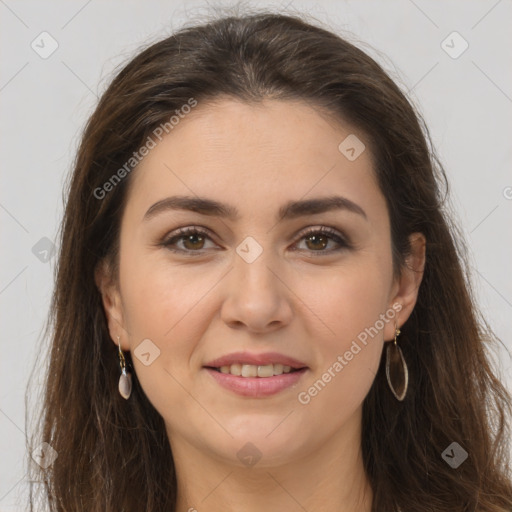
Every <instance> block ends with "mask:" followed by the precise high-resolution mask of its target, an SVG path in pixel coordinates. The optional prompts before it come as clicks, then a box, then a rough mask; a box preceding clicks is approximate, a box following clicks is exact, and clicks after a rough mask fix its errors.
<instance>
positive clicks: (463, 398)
mask: <svg viewBox="0 0 512 512" xmlns="http://www.w3.org/2000/svg"><path fill="white" fill-rule="evenodd" d="M220 95H222V96H228V97H235V98H237V99H241V100H243V101H246V102H258V101H260V100H262V99H264V98H272V99H277V100H279V99H283V100H284V99H300V100H303V101H307V102H309V103H311V104H313V105H315V106H317V107H318V109H319V111H323V112H327V113H329V114H330V115H332V116H334V118H336V119H340V120H343V121H345V122H348V123H350V124H351V125H352V126H355V127H357V128H358V129H359V130H361V133H363V134H366V137H367V140H368V141H369V144H370V149H371V154H372V155H373V158H374V162H375V166H374V167H375V169H374V170H375V173H376V176H377V177H378V182H379V186H380V188H381V190H382V193H383V195H384V197H385V198H386V201H387V207H388V212H389V217H390V223H391V238H392V247H393V261H394V268H395V271H396V272H397V273H399V272H400V269H401V268H403V265H404V261H405V257H406V256H407V254H408V251H409V249H410V248H409V246H408V236H409V235H410V234H411V233H413V232H422V233H423V234H424V235H425V237H426V240H427V249H426V252H427V257H426V266H425V271H424V277H423V281H422V284H421V286H420V289H419V296H418V301H417V304H416V306H415V309H414V311H413V313H412V315H411V316H410V318H409V320H408V321H407V322H406V324H405V325H404V326H403V328H402V335H401V337H400V341H401V347H402V350H403V353H404V357H405V359H406V361H407V364H408V366H409V373H410V384H409V390H408V394H407V397H406V399H405V400H404V401H403V402H398V401H397V400H395V398H394V397H393V396H392V395H391V394H390V392H389V389H388V388H387V384H386V380H385V372H384V367H383V361H381V365H380V368H379V372H378V374H377V376H376V378H375V381H374V383H373V386H372V388H371V390H370V392H369V394H368V396H367V397H366V399H365V401H364V404H363V426H362V429H363V431H362V439H363V441H362V449H363V457H364V464H365V469H366V472H367V475H368V478H369V480H370V483H371V486H372V489H373V493H374V501H373V508H372V510H373V511H374V512H377V511H378V512H396V511H397V510H399V509H400V510H402V511H404V512H405V511H407V512H408V511H414V512H427V511H428V512H432V511H436V512H455V511H461V512H462V511H478V512H510V511H511V510H512V484H511V479H510V464H509V450H510V447H509V445H508V443H509V438H510V415H511V398H510V395H509V394H508V392H507V390H506V389H505V387H504V386H503V385H502V384H501V383H500V381H499V380H498V379H497V377H496V376H495V375H494V373H493V368H492V366H491V363H490V353H489V349H490V348H492V347H495V346H496V344H497V341H498V340H497V339H496V337H495V335H494V334H493V332H492V330H491V329H490V327H489V326H488V325H487V323H486V322H485V320H484V319H483V318H482V317H481V315H480V313H479V311H478V309H477V306H476V303H475V299H474V296H473V292H472V289H471V284H470V280H469V272H468V269H469V266H468V263H467V261H466V252H467V251H466V248H465V245H464V242H463V237H462V234H461V232H460V231H459V229H458V228H457V226H456V224H455V223H454V222H453V221H452V220H451V219H452V216H451V214H450V213H449V207H448V202H447V197H448V184H447V180H446V176H445V172H444V170H443V168H442V165H441V164H440V162H439V160H438V158H437V157H436V156H435V152H434V150H433V148H432V145H431V142H430V136H429V134H428V130H427V128H426V127H425V125H424V123H423V121H422V118H421V116H420V115H419V114H418V113H417V112H416V109H415V108H414V107H413V106H412V105H411V102H410V101H409V100H408V99H407V98H406V97H405V96H404V94H403V93H402V92H401V91H400V89H399V87H398V86H397V85H396V84H395V83H394V82H393V80H391V78H390V77H389V76H388V75H387V74H386V72H385V71H384V70H383V69H382V68H381V66H379V65H378V64H377V63H376V62H375V61H374V60H373V59H372V58H370V57H369V56H368V55H366V54H365V53H364V52H363V51H361V50H359V49H358V48H357V47H356V46H354V45H353V44H351V43H349V42H348V41H346V40H344V39H343V38H341V37H339V36H338V35H335V34H333V33H332V32H331V31H329V30H327V29H324V28H323V27H321V26H320V25H318V24H315V23H312V22H310V21H309V20H306V18H303V17H301V16H297V15H283V14H277V13H261V12H260V13H256V14H255V13H250V14H246V15H231V16H224V17H220V18H218V19H213V20H210V21H209V22H206V23H204V24H201V25H197V26H189V27H185V28H183V29H181V30H180V31H178V32H177V33H175V34H174V35H172V36H171V37H168V38H166V39H164V40H162V41H159V42H157V43H156V44H153V45H151V46H149V47H148V48H146V49H145V50H144V51H142V52H141V53H139V54H138V55H137V56H136V57H135V58H134V59H133V60H132V61H131V62H129V63H128V64H127V65H126V66H125V67H124V68H123V69H122V70H121V71H120V72H119V73H118V75H117V76H116V77H115V79H114V80H113V82H112V83H111V85H110V86H109V87H108V89H107V90H106V92H105V93H104V94H103V95H102V97H101V99H100V101H99V104H98V106H97V108H96V110H95V112H94V113H93V115H92V116H91V117H90V119H89V121H88V123H87V126H86V128H85V131H84V134H83V137H82V140H81V144H80V147H79V149H78V153H77V156H76V162H75V165H74V170H73V173H72V175H71V180H70V182H69V187H68V190H67V191H66V192H67V194H66V195H67V202H66V208H65V214H64V219H63V223H62V226H61V231H60V254H59V259H58V266H57V269H56V286H55V289H54V295H53V298H52V304H51V314H50V317H49V322H48V325H47V329H46V332H45V336H47V337H48V339H50V340H51V344H50V350H49V356H48V361H49V363H48V368H47V374H46V376H45V385H46V387H45V389H44V396H43V397H42V407H41V411H40V415H39V417H38V421H37V427H36V428H35V430H34V435H33V438H32V439H31V441H30V448H31V449H33V448H34V447H35V446H37V445H38V444H40V443H41V442H47V443H48V444H49V445H51V447H52V448H53V449H54V450H56V452H57V454H58V457H57V459H56V460H55V462H54V463H53V464H52V465H50V466H49V467H48V468H46V469H42V468H41V467H39V466H37V465H36V464H35V463H34V462H32V463H31V464H30V470H31V474H32V473H33V475H34V480H37V481H40V482H43V489H44V493H43V496H41V497H42V499H43V500H44V502H45V503H47V504H49V506H50V510H51V511H52V512H53V511H59V512H60V511H62V512H64V511H66V512H71V511H76V512H78V511H80V512H81V511H90V512H100V511H109V512H121V511H124V512H142V511H147V512H161V511H163V510H169V511H174V510H175V501H176V475H175V473H174V465H173V458H172V453H171V450H170V445H169V442H168V439H167V435H166V431H165V426H164V422H163V419H162V417H161V416H160V415H159V413H158V412H157V411H156V410H155V408H154V407H153V406H152V405H151V403H150V402H149V400H148V398H147V397H146V395H145V394H144V391H143V390H142V388H141V387H140V384H139V383H138V381H137V379H136V376H135V375H134V389H133V392H132V396H131V398H130V401H129V402H126V401H125V400H123V398H121V397H120V395H119V393H118V392H117V382H118V379H119V366H118V356H117V351H116V346H115V344H114V343H112V341H111V340H110V337H109V332H108V330H107V324H106V318H105V314H104V311H103V307H102V302H101V297H100V293H99V291H98V289H97V287H96V285H95V280H94V271H95V269H96V268H97V266H98V264H99V262H101V261H109V262H110V263H112V268H113V269H114V270H113V271H114V272H115V268H116V267H115V264H116V262H117V259H118V250H119V231H120V220H121V216H122V214H123V208H124V204H125V201H126V197H127V190H128V186H129V184H130V182H131V176H132V174H133V172H137V170H136V168H135V169H134V170H133V171H131V172H127V173H126V176H123V179H122V180H119V182H116V183H115V186H112V187H110V189H109V190H108V192H107V193H105V194H103V193H102V194H101V195H102V197H101V198H98V195H99V194H98V193H96V194H95V191H97V190H98V189H99V188H102V187H103V186H104V184H105V183H106V182H107V181H108V180H109V179H111V177H112V175H113V174H114V173H115V172H116V171H117V170H118V169H119V168H122V167H123V165H125V163H126V162H127V161H129V159H130V157H131V156H132V155H133V152H134V151H137V150H138V148H140V147H141V146H142V145H143V144H144V142H145V141H146V140H147V137H148V136H150V135H151V134H152V133H153V131H154V130H155V129H156V128H157V127H158V126H159V125H161V124H162V123H165V122H167V121H168V119H169V117H170V116H171V115H173V114H174V112H175V111H176V110H179V109H180V108H181V107H182V106H183V105H184V104H186V103H187V102H188V101H189V100H190V98H194V99H195V101H197V102H198V103H199V104H201V103H204V102H207V101H208V100H212V99H215V98H216V97H219V96H220ZM103 190H104V189H103ZM126 359H127V361H128V364H130V363H131V356H130V354H129V353H128V354H126ZM453 442H456V443H458V444H459V445H460V447H461V448H462V449H464V450H465V451H466V452H467V453H468V458H467V460H466V461H465V462H464V463H463V464H461V465H460V466H459V467H458V468H457V469H454V468H452V467H450V465H448V464H447V462H446V461H445V460H443V457H442V453H443V452H444V451H445V449H446V448H447V447H448V446H449V445H450V444H451V443H453ZM29 451H30V450H29ZM35 501H36V496H35V495H34V496H32V495H31V496H30V503H31V510H32V507H33V505H34V502H35Z"/></svg>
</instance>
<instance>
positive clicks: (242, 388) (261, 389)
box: [205, 359, 308, 398]
mask: <svg viewBox="0 0 512 512" xmlns="http://www.w3.org/2000/svg"><path fill="white" fill-rule="evenodd" d="M219 361H220V359H219ZM214 362H215V361H214ZM251 364H253V363H251ZM281 364H282V363H281ZM205 370H206V371H207V372H208V373H209V374H210V375H211V376H212V377H213V378H214V379H215V380H216V381H217V383H218V384H219V385H220V386H222V387H223V388H225V389H228V390H230V391H232V392H234V393H236V394H238V395H242V396H248V397H252V398H263V397H267V396H271V395H275V394H276V393H279V392H280V391H283V390H285V389H287V388H289V387H291V386H293V385H294V384H297V382H298V381H299V380H300V379H301V378H302V376H303V375H304V374H305V373H306V372H307V370H308V369H307V368H304V367H303V368H302V369H301V370H297V371H295V372H291V373H283V374H282V375H274V376H273V377H238V376H237V375H231V374H230V373H220V372H219V371H217V370H214V369H213V368H205Z"/></svg>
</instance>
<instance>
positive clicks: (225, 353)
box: [103, 99, 419, 466]
mask: <svg viewBox="0 0 512 512" xmlns="http://www.w3.org/2000/svg"><path fill="white" fill-rule="evenodd" d="M347 137H349V138H348V139H347ZM355 137H357V138H358V139H359V142H358V139H356V138H355ZM345 139H346V140H345ZM343 141H345V142H343ZM361 142H362V143H365V140H364V136H363V135H362V134H360V133H359V132H357V131H355V130H353V129H351V128H350V126H348V125H347V126H341V125H338V124H334V122H330V121H327V120H326V118H325V117H322V116H321V115H320V114H319V113H318V112H317V111H315V110H314V109H313V108H312V107H311V106H309V105H308V104H306V103H301V102H284V101H276V100H273V101H270V100H268V101H265V102H264V103H262V104H259V105H248V104H245V103H242V102H238V101H235V100H232V99H222V100H219V101H217V102H215V103H208V104H204V105H202V104H199V105H198V106H197V107H196V108H195V109H194V110H193V111H192V112H191V113H190V114H188V116H185V117H184V118H183V119H182V120H181V121H180V122H179V124H178V125H176V126H175V127H174V128H173V129H172V131H171V132H170V133H169V134H168V135H166V136H165V137H163V139H162V141H161V142H159V143H158V144H157V145H156V147H154V148H153V149H151V150H150V151H149V154H148V155H147V156H146V157H145V158H144V159H143V161H142V162H141V163H140V165H139V167H138V168H137V169H136V170H135V171H133V173H134V174H133V176H132V177H131V178H132V179H133V182H132V184H131V188H130V192H129V195H128V201H127V205H126V209H125V211H124V215H123V219H122V225H121V239H120V240H121V245H120V273H119V287H118V288H112V289H111V288H108V289H107V288H103V290H104V291H105V290H106V289H107V293H106V294H105V295H104V304H105V308H106V310H107V315H108V318H109V328H110V332H111V335H112V338H113V340H117V336H118V335H119V336H120V338H121V346H122V348H123V349H124V350H129V351H131V352H132V358H133V362H134V368H135V372H136V374H137V379H138V380H139V381H140V384H141V386H142V388H143V390H144V392H145V394H146V395H147V397H148V399H149V400H150V401H151V403H152V404H153V405H154V407H155V408H156V409H157V411H158V412H159V413H160V414H161V415H162V417H163V418H164V420H165V423H166V426H167V432H168V435H169V438H170V442H171V446H172V448H173V451H174V452H175V453H179V451H180V447H182V446H185V445H187V446H191V447H193V448H194V449H197V450H201V452H202V453H205V454H208V455H211V456H212V457H215V458H216V459H217V460H223V461H226V462H231V463H236V464H248V462H247V461H248V460H249V459H246V458H245V456H246V455H249V457H250V456H254V457H256V458H258V457H261V460H260V461H259V462H258V463H259V464H260V465H264V464H267V465H268V466H272V465H276V464H279V463H284V462H291V461H294V460H298V459H299V458H300V457H304V456H307V455H308V454H311V453H313V452H314V451H315V450H317V449H319V447H320V446H321V445H325V442H326V440H329V439H330V440H335V439H338V438H339V439H341V438H342V437H343V436H345V437H344V438H347V437H350V439H351V440H352V441H353V440H354V439H357V435H358V432H359V428H360V415H361V408H362V402H363V400H364V398H365V396H366V395H367V393H368V391H369V389H370V387H371V385H372V382H373V380H374V377H375V375H376V372H377V368H378V365H379V360H380V357H381V352H382V349H383V342H384V340H391V339H393V336H394V326H395V320H397V321H398V324H399V325H401V324H403V323H404V321H405V320H406V319H407V317H408V316H409V314H410V311H411V310H412V307H413V305H414V300H415V297H416V295H415V293H416V288H417V286H418V285H419V283H417V282H413V280H411V279H412V278H410V279H409V280H407V279H408V278H407V276H406V277H405V278H404V279H402V280H401V281H400V280H397V281H394V280H393V275H392V259H391V241H390V226H389V218H388V214H387V209H386V204H385V200H384V197H383V196H382V194H381V192H380V190H379V188H378V185H377V182H376V180H375V177H374V174H373V171H372V161H371V155H370V150H369V149H368V147H367V148H366V149H363V146H361V145H360V143H361ZM341 143H342V144H341ZM340 144H341V149H340V148H339V146H340ZM359 153H360V154H359ZM184 197H186V198H187V199H188V202H185V201H184V200H183V199H182V198H184ZM172 198H175V199H174V200H171V199H172ZM176 198H181V199H179V200H178V199H176ZM334 198H338V199H336V200H334ZM327 199H333V200H332V201H330V202H327ZM200 201H204V204H203V205H202V206H201V207H199V206H198V205H200ZM194 204H195V205H196V206H197V209H196V210H194ZM201 204H202V203H201ZM187 205H188V206H189V207H190V208H188V207H187ZM280 214H282V216H280ZM180 228H181V229H185V228H186V229H190V230H193V228H197V229H199V233H195V234H194V233H187V232H185V233H183V232H181V233H180V232H179V231H178V230H179V229H180ZM322 229H323V230H325V229H327V230H329V232H327V233H326V232H319V231H321V230H322ZM398 311H400V312H398ZM224 357H227V358H228V359H227V360H225V361H217V362H216V361H215V360H217V359H219V358H224ZM290 358H291V359H293V364H292V365H290V364H288V366H295V367H296V368H302V369H301V370H300V371H291V372H290V373H284V374H282V375H279V374H281V373H282V372H283V371H284V370H286V368H283V367H284V366H286V363H287V362H288V363H290V361H288V359H290ZM230 363H233V366H231V365H230ZM243 363H246V365H243ZM248 363H259V364H251V365H249V364H248ZM273 363H275V364H273ZM240 365H243V366H240ZM212 366H213V367H218V366H224V367H225V368H222V371H217V370H215V369H212V368H208V367H212ZM258 367H259V368H258ZM226 371H229V372H230V374H227V373H223V372H226ZM240 371H242V372H243V375H249V377H246V376H240V375H236V374H239V373H240ZM258 372H259V375H261V376H255V375H257V374H258ZM231 373H234V374H235V375H231ZM274 373H275V374H276V375H275V376H274V375H273V374H274ZM270 374H272V375H273V376H272V377H269V376H268V375H270ZM247 443H251V444H250V445H247ZM246 445H247V446H246ZM244 446H245V448H243V447H244ZM242 448H243V449H242ZM241 449H242V451H240V450H241ZM237 454H238V455H237Z"/></svg>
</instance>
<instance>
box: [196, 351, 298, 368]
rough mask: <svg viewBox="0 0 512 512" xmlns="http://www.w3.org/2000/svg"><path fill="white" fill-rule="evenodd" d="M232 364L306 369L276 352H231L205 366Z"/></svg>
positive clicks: (292, 359) (217, 366)
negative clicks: (276, 365) (271, 365)
mask: <svg viewBox="0 0 512 512" xmlns="http://www.w3.org/2000/svg"><path fill="white" fill-rule="evenodd" d="M232 364H252V365H257V366H265V365H269V364H282V365H283V366H290V367H291V368H294V369H297V370H299V369H301V368H306V367H307V365H306V364H304V363H302V362H301V361H298V360H297V359H294V358H293V357H289V356H285V355H284V354H278V353H277V352H265V353H263V354H251V353H250V352H233V353H231V354H227V355H225V356H222V357H219V358H217V359H214V360H213V361H210V362H209V363H206V364H205V366H207V367H210V368H220V367H221V366H231V365H232Z"/></svg>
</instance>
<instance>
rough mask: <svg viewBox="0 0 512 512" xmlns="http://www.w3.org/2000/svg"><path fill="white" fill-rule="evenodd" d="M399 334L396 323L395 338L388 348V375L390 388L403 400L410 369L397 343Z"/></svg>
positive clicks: (397, 397)
mask: <svg viewBox="0 0 512 512" xmlns="http://www.w3.org/2000/svg"><path fill="white" fill-rule="evenodd" d="M399 334H400V329H398V328H397V326H396V323H395V340H394V341H393V342H389V343H388V346H387V348H386V377H387V379H388V384H389V389H391V392H392V393H393V395H395V398H396V399H397V400H398V401H400V402H401V401H402V400H403V399H404V398H405V395H406V394H407V386H408V384H409V371H408V369H407V364H406V362H405V359H404V355H403V354H402V350H401V349H400V347H399V346H398V345H397V343H396V338H397V336H398V335H399Z"/></svg>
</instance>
